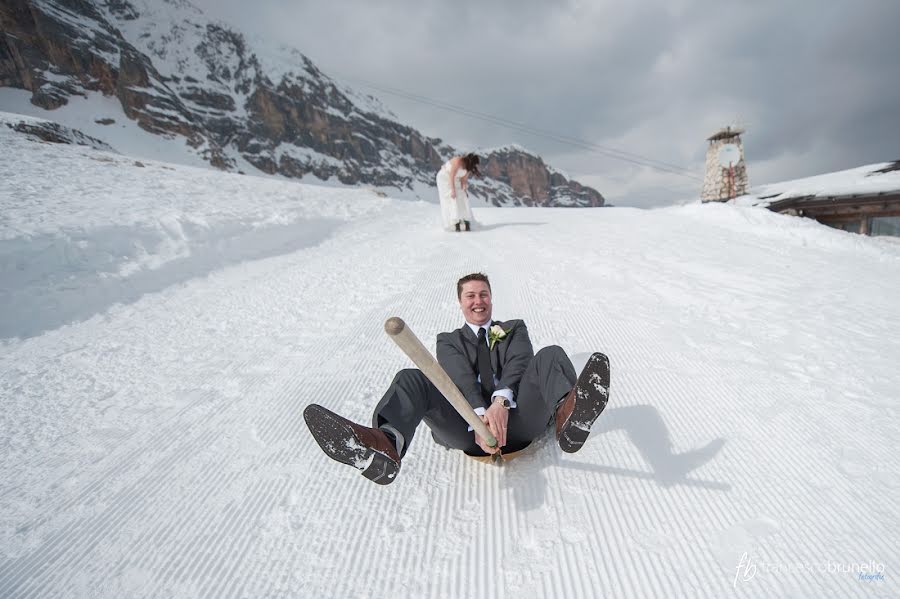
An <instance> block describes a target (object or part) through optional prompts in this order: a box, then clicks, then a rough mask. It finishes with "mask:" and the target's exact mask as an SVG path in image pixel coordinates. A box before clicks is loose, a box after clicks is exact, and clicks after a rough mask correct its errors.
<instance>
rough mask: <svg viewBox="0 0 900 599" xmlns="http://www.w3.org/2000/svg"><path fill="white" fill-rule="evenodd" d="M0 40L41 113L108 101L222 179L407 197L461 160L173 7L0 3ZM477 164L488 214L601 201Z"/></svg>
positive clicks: (62, 0) (5, 64)
mask: <svg viewBox="0 0 900 599" xmlns="http://www.w3.org/2000/svg"><path fill="white" fill-rule="evenodd" d="M0 30H2V35H0V86H9V87H16V88H21V89H25V90H28V91H30V92H31V102H32V103H33V104H35V105H37V106H40V107H42V108H44V109H47V110H50V111H52V110H54V109H56V108H59V107H60V106H63V105H65V104H66V103H67V102H68V101H69V99H70V98H71V97H73V96H76V95H81V96H84V95H87V94H89V93H90V92H97V93H100V94H103V95H104V96H107V97H114V98H116V99H117V100H118V102H120V103H121V106H122V109H123V111H124V113H125V115H126V116H127V118H129V119H132V120H134V121H135V122H136V123H137V124H138V125H139V126H140V127H141V128H143V129H144V130H146V131H149V132H151V133H154V134H156V135H161V136H165V137H170V138H172V137H175V138H183V139H184V140H185V142H186V143H187V144H188V145H189V146H190V147H191V148H192V149H193V150H192V151H193V152H194V153H196V154H197V155H199V156H201V157H202V158H203V159H204V160H205V161H207V162H209V163H210V164H211V165H213V166H216V167H218V168H221V169H226V170H238V168H239V165H242V164H243V165H245V168H246V163H249V164H251V165H253V166H254V167H255V168H257V169H259V170H260V171H262V172H265V173H270V174H276V173H277V174H280V175H284V176H287V177H303V176H306V175H313V176H315V177H318V178H320V179H323V180H326V179H330V178H334V179H337V180H338V181H340V182H341V183H343V184H347V185H373V186H379V187H396V188H398V189H412V188H413V187H415V186H417V185H418V186H421V185H423V184H424V185H431V186H433V185H434V174H435V172H436V171H437V169H438V168H440V165H441V163H442V162H443V161H444V160H445V159H446V158H447V157H449V156H451V155H453V154H456V153H457V152H456V151H455V150H454V148H452V147H449V146H447V145H444V144H442V143H441V140H439V139H432V138H428V137H425V136H423V135H422V134H421V133H419V132H418V131H416V130H415V129H412V128H410V127H407V126H405V125H402V124H400V123H399V122H397V119H396V117H395V116H394V115H393V114H391V113H390V112H389V111H387V110H386V109H384V108H383V107H382V106H381V105H380V104H379V103H378V101H377V100H376V99H375V98H372V97H370V96H363V95H360V94H358V93H356V92H355V91H354V90H352V89H350V88H348V87H346V86H343V85H341V84H339V83H337V82H336V81H334V80H332V79H331V78H329V77H328V76H327V75H325V74H324V73H322V72H321V71H319V69H318V68H316V66H315V65H314V64H313V63H312V62H311V61H310V60H309V59H308V58H306V57H305V56H304V55H302V54H301V53H299V52H297V51H296V50H293V49H290V48H284V47H273V46H272V45H271V44H267V43H264V42H258V43H257V42H254V43H253V44H252V45H251V43H250V42H248V40H247V39H246V38H245V37H244V36H243V35H242V34H240V33H238V32H235V31H233V30H231V29H229V28H228V27H226V26H224V25H222V24H219V23H215V22H213V21H210V20H209V19H207V18H206V17H204V16H203V14H202V13H201V12H200V11H199V10H198V9H197V8H196V7H194V6H193V5H191V4H190V3H189V2H186V1H183V0H5V1H4V3H3V4H2V5H0ZM48 117H49V118H52V114H50V115H48ZM485 167H486V168H485V169H484V172H485V174H486V175H487V177H485V178H484V179H481V180H480V181H478V182H477V183H476V184H475V185H474V186H473V191H476V190H477V189H480V190H481V193H483V194H485V195H484V196H483V197H485V198H488V199H489V200H490V201H491V202H492V203H494V204H495V205H509V204H513V205H544V206H554V205H579V206H596V205H602V204H603V198H602V196H601V195H600V194H599V193H597V192H596V191H594V190H592V189H590V188H586V187H583V186H581V185H579V184H578V183H576V182H574V181H569V180H568V179H567V178H566V177H564V176H563V175H561V174H559V173H557V172H556V171H553V170H552V169H550V168H549V167H547V165H545V164H544V162H543V161H542V160H541V159H540V158H539V157H537V156H534V155H531V154H528V153H527V152H525V151H524V150H522V149H521V148H515V147H511V148H506V149H504V150H502V151H497V152H493V153H491V154H489V155H488V156H487V163H486V164H485Z"/></svg>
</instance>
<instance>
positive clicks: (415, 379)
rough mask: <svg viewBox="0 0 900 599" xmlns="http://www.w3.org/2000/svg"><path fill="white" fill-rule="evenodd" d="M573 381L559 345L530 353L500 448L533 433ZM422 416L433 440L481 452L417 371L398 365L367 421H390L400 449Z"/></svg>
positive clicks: (513, 447) (522, 443) (525, 441)
mask: <svg viewBox="0 0 900 599" xmlns="http://www.w3.org/2000/svg"><path fill="white" fill-rule="evenodd" d="M576 380H577V376H576V374H575V368H574V367H573V366H572V362H571V360H569V357H568V356H567V355H566V352H564V351H563V349H562V348H561V347H559V346H556V345H551V346H549V347H545V348H543V349H541V350H540V351H539V352H538V353H537V354H535V356H534V358H533V359H532V360H531V362H530V363H529V364H528V367H527V368H526V369H525V373H524V374H523V375H522V380H521V381H520V382H519V391H518V394H517V395H516V396H515V398H514V399H515V401H516V406H517V407H515V408H513V409H511V410H510V411H509V425H508V428H507V433H506V447H505V449H506V450H507V451H518V450H519V449H523V448H525V447H527V446H528V445H529V444H530V443H531V442H532V441H534V440H535V439H536V438H537V437H539V436H540V435H541V434H542V433H543V432H544V431H545V430H546V429H547V425H548V424H549V423H550V421H551V420H552V419H553V417H554V415H555V414H556V405H557V403H558V402H559V401H560V400H561V399H563V398H564V397H565V396H566V394H567V393H568V392H569V391H571V390H572V387H574V386H575V382H576ZM423 420H424V421H425V424H427V425H428V427H429V428H430V429H431V434H432V436H433V437H434V440H435V441H436V442H437V443H439V444H441V445H444V446H445V447H449V448H452V449H461V450H463V451H465V452H466V453H468V454H472V455H485V454H484V452H483V451H482V450H481V448H480V447H478V445H477V444H476V443H475V434H474V433H473V432H472V431H470V430H469V425H468V424H467V423H466V421H465V420H463V418H462V416H460V415H459V413H457V411H456V410H455V409H453V406H452V405H450V402H449V401H447V400H446V399H445V398H444V396H443V395H441V392H440V391H438V390H437V388H436V387H435V386H434V384H433V383H432V382H431V381H429V380H428V378H427V377H426V376H425V375H424V374H422V371H421V370H417V369H406V370H401V371H400V372H398V373H397V375H396V376H395V377H394V381H393V382H392V383H391V386H390V387H389V388H388V390H387V392H386V393H385V394H384V396H383V397H382V398H381V401H379V402H378V406H377V407H376V408H375V412H374V414H373V415H372V426H373V427H375V428H377V427H379V426H381V425H383V424H390V425H391V426H393V427H394V428H396V429H397V430H398V431H399V432H400V434H402V435H403V438H404V440H405V443H404V446H403V452H402V453H403V454H405V453H406V451H407V450H408V449H409V446H410V445H411V443H412V439H413V436H414V435H415V433H416V429H417V428H418V426H419V423H421V422H422V421H423ZM401 457H402V456H401Z"/></svg>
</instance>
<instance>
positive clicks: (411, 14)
mask: <svg viewBox="0 0 900 599" xmlns="http://www.w3.org/2000/svg"><path fill="white" fill-rule="evenodd" d="M195 4H197V5H198V6H199V7H201V8H202V9H203V10H205V11H206V12H207V13H208V14H210V15H211V16H214V17H221V18H224V19H225V20H228V21H231V22H233V23H236V24H238V25H239V27H240V28H242V29H247V28H252V29H255V30H256V31H259V32H262V33H264V34H266V35H268V36H269V37H272V38H276V39H278V40H280V41H283V42H285V43H288V44H290V45H292V46H295V47H296V48H297V49H299V50H300V51H301V52H304V53H305V54H307V55H308V56H309V57H310V58H311V59H312V60H313V61H314V62H316V63H317V64H318V65H319V66H320V68H322V70H323V71H325V72H326V73H329V74H333V75H337V76H339V77H344V78H347V79H348V80H349V82H350V83H351V84H353V81H354V79H355V80H360V79H362V80H367V81H372V82H376V83H378V84H379V85H381V86H385V87H394V88H399V89H402V90H405V91H408V92H412V93H416V94H420V95H422V96H426V97H428V98H431V99H433V100H436V101H441V102H447V103H450V104H455V105H461V106H465V107H469V108H471V109H474V110H477V111H480V112H484V113H488V114H491V115H496V116H498V117H502V118H505V119H509V120H512V121H516V122H521V123H524V124H526V125H528V126H529V127H533V128H536V129H541V130H548V131H551V132H554V133H556V134H559V135H565V136H571V137H576V138H580V139H585V140H588V141H590V142H592V143H596V144H601V145H614V146H615V145H618V146H619V147H621V149H624V150H627V151H630V152H635V153H638V154H643V155H646V156H648V157H651V158H655V159H657V160H662V161H665V162H668V163H675V164H680V165H683V166H685V167H689V168H691V169H693V170H694V172H695V173H696V175H697V176H701V175H702V172H703V170H702V167H703V160H704V157H705V150H706V142H705V138H706V136H708V135H709V134H710V133H712V131H713V130H715V129H716V128H718V127H719V126H721V125H724V124H728V123H729V122H730V121H731V120H732V119H734V118H742V119H743V120H744V121H745V122H746V123H747V126H748V132H747V135H746V136H745V143H746V146H747V156H748V160H749V168H750V174H751V180H752V182H753V183H759V184H761V183H767V182H772V181H769V180H767V179H766V177H768V176H780V177H784V176H787V177H791V178H794V177H801V176H809V175H813V174H817V173H820V172H825V171H829V170H835V169H839V168H850V167H853V166H858V165H859V164H865V163H867V162H878V161H882V160H893V159H897V158H900V148H898V142H897V140H898V139H900V116H898V114H900V113H898V110H897V107H898V106H900V76H898V75H900V60H897V57H898V56H900V42H898V41H897V39H898V37H900V36H897V35H896V34H895V31H894V29H895V28H896V24H897V23H898V22H900V3H896V2H890V1H887V0H885V1H882V0H868V1H861V2H857V3H853V4H851V3H843V2H836V3H822V2H816V1H813V0H800V1H796V2H790V3H781V2H753V3H749V2H736V1H730V0H722V1H721V2H709V1H700V0H695V1H690V0H682V1H674V2H663V1H661V0H660V1H654V2H642V3H631V4H628V3H621V2H613V1H609V2H576V1H572V2H540V1H537V0H533V1H528V2H478V3H475V2H456V3H449V2H424V1H422V2H396V3H390V4H385V3H377V4H376V3H370V2H364V1H362V0H350V1H346V2H341V3H325V2H306V3H303V4H301V5H299V6H297V5H292V4H290V3H285V2H277V1H275V0H257V1H256V2H254V3H253V4H252V6H247V5H246V3H244V2H243V1H242V0H195ZM356 87H358V88H359V89H360V91H364V92H367V93H372V94H373V95H376V96H378V97H380V98H381V99H382V100H383V102H384V103H385V104H386V105H387V106H389V107H390V108H391V109H393V110H394V112H395V113H397V115H398V117H399V118H400V119H401V120H403V121H404V122H406V123H408V124H410V125H412V126H415V127H417V128H419V129H421V130H422V131H423V132H424V133H425V134H427V135H432V136H436V137H440V138H442V139H444V140H446V141H448V142H449V143H452V144H454V145H457V146H459V147H490V146H496V145H502V144H506V143H510V142H516V143H519V144H521V145H523V146H525V147H527V148H530V149H532V150H534V151H536V152H538V153H540V154H541V155H542V156H543V157H544V158H545V160H547V161H548V162H549V163H550V164H553V165H554V166H556V167H558V168H560V169H562V170H564V171H567V172H569V173H570V174H571V175H573V176H576V177H579V178H581V179H582V180H583V181H584V182H588V183H589V182H591V181H613V180H615V181H618V182H620V183H621V182H624V184H623V185H621V188H622V189H626V188H627V190H628V191H627V194H628V195H627V196H623V197H616V198H614V203H616V204H618V205H641V206H648V205H659V204H665V203H670V202H672V201H674V200H673V196H674V195H676V193H684V190H689V189H690V188H691V185H693V183H692V182H691V180H689V179H684V178H681V177H675V176H661V175H659V174H657V173H652V172H649V171H647V170H646V169H641V168H638V167H635V166H634V165H631V164H628V163H623V162H617V161H615V160H612V159H610V158H608V157H604V156H602V155H600V154H596V153H591V152H586V151H584V150H581V149H577V148H573V147H570V146H566V145H564V144H560V143H558V142H556V141H552V140H549V139H545V138H542V137H539V136H534V135H530V134H527V133H524V132H521V131H516V130H511V129H508V128H504V127H501V126H498V125H496V124H491V123H485V122H484V121H480V120H477V119H473V118H471V117H466V116H463V115H460V114H458V113H455V112H452V111H444V110H441V109H438V108H436V107H435V106H431V105H429V104H427V103H425V104H423V103H417V102H413V101H410V100H405V99H402V98H399V97H395V96H391V95H390V94H386V93H383V92H378V91H375V90H372V89H367V88H366V87H365V86H363V85H361V84H357V85H356ZM623 144H624V145H623ZM781 157H785V159H784V161H783V162H782V168H779V167H777V164H778V162H779V159H780V158H781ZM787 157H790V159H789V160H788V158H787ZM754 162H758V163H759V165H760V170H758V171H755V170H754V168H755V164H754ZM629 178H630V179H629ZM642 184H643V187H642ZM616 185H617V186H618V185H619V184H618V183H617V184H616ZM697 187H698V188H699V185H697ZM598 189H600V191H601V192H603V193H605V194H608V191H609V190H607V189H603V187H598ZM672 190H677V191H675V192H673V191H672Z"/></svg>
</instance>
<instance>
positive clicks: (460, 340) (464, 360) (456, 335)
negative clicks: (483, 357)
mask: <svg viewBox="0 0 900 599" xmlns="http://www.w3.org/2000/svg"><path fill="white" fill-rule="evenodd" d="M493 324H495V325H500V326H501V327H503V330H505V331H509V332H508V333H507V335H506V338H504V339H502V340H500V341H498V342H497V343H496V344H495V345H494V349H493V350H491V365H492V366H493V368H494V374H495V375H496V377H497V379H498V380H499V383H498V384H497V388H498V389H505V388H507V387H508V388H509V389H512V392H513V394H514V395H518V393H519V381H521V380H522V375H523V374H524V373H525V368H526V367H527V366H528V363H529V362H531V359H532V358H533V357H534V349H533V348H532V347H531V339H529V338H528V328H527V327H526V326H525V323H524V322H523V321H521V320H507V321H505V322H500V321H496V320H495V321H494V323H493ZM437 360H438V362H439V363H440V365H441V366H442V367H443V368H444V370H446V371H447V374H448V375H450V378H451V379H452V380H453V382H454V383H456V386H457V387H459V390H460V391H462V394H463V395H464V396H465V398H466V400H467V401H468V402H469V404H470V405H471V406H472V407H473V408H479V407H487V405H488V404H487V402H486V401H485V400H484V398H483V397H482V395H481V385H480V384H479V383H478V367H477V365H476V364H477V362H478V337H476V336H475V333H473V332H472V329H471V328H469V325H467V324H463V326H461V327H460V328H458V329H456V330H455V331H451V332H449V333H439V334H438V336H437Z"/></svg>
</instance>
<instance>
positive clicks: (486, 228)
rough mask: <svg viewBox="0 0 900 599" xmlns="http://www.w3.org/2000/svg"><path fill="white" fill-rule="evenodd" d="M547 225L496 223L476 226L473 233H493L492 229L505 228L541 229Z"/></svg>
mask: <svg viewBox="0 0 900 599" xmlns="http://www.w3.org/2000/svg"><path fill="white" fill-rule="evenodd" d="M546 224H547V223H496V224H493V225H482V224H479V225H477V226H476V227H475V228H474V229H473V232H475V233H477V232H478V231H493V230H494V229H503V228H505V227H543V226H545V225H546Z"/></svg>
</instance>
